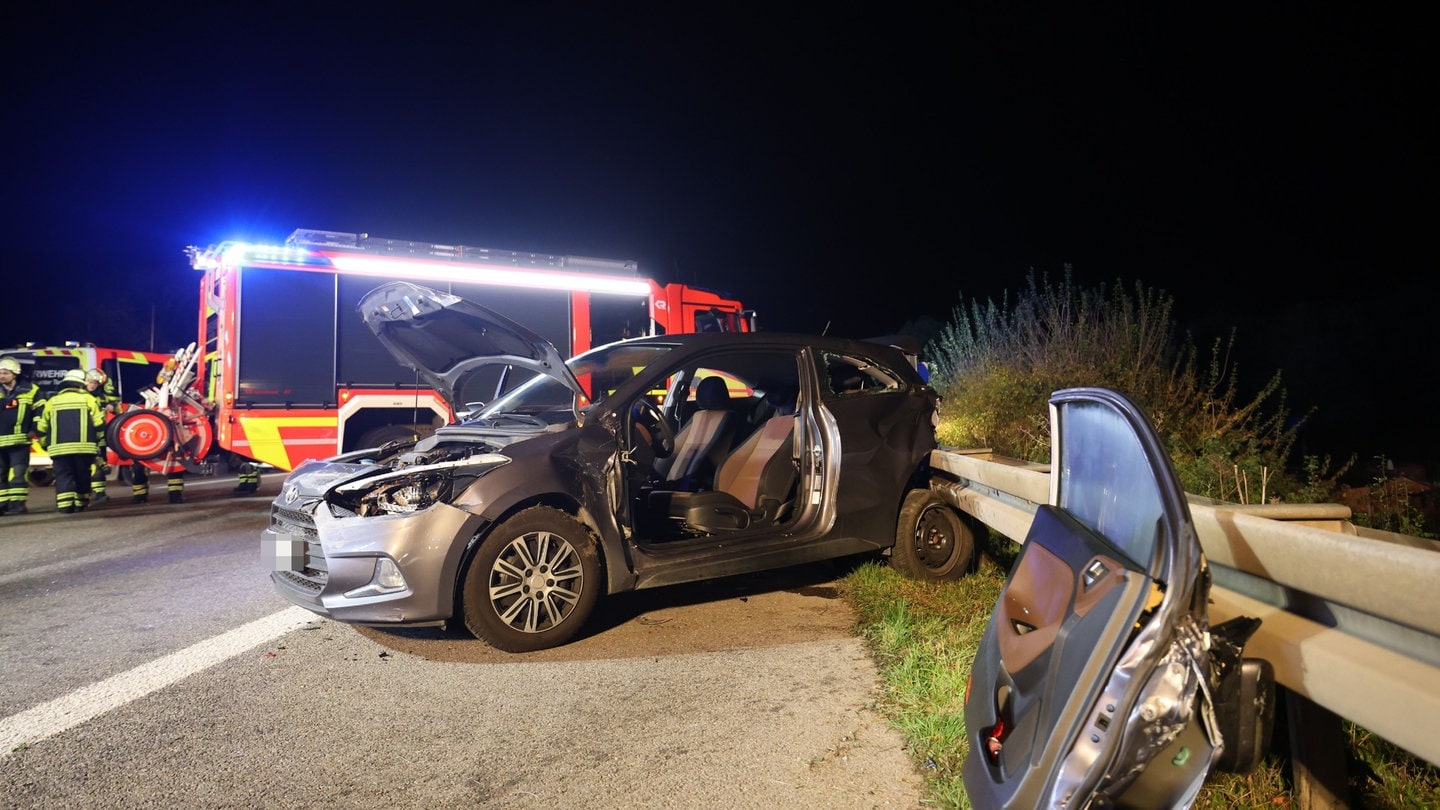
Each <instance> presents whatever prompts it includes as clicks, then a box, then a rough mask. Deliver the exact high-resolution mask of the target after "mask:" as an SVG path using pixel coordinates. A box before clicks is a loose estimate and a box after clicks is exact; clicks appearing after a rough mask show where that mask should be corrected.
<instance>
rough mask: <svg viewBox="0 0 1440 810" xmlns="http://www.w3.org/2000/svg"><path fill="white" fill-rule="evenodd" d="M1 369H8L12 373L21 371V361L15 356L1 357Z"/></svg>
mask: <svg viewBox="0 0 1440 810" xmlns="http://www.w3.org/2000/svg"><path fill="white" fill-rule="evenodd" d="M0 371H8V372H10V373H11V374H16V375H18V374H19V373H20V361H19V360H16V359H15V358H13V357H0Z"/></svg>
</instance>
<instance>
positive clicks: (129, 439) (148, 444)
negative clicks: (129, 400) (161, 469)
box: [105, 408, 175, 461]
mask: <svg viewBox="0 0 1440 810" xmlns="http://www.w3.org/2000/svg"><path fill="white" fill-rule="evenodd" d="M105 438H106V441H107V443H108V445H109V447H110V449H112V450H114V451H115V455H117V456H120V457H121V458H128V459H133V460H135V461H149V460H150V459H154V458H159V457H160V456H163V455H165V454H166V453H168V452H170V446H171V445H172V444H173V443H174V441H175V432H174V430H173V429H172V428H171V426H170V420H169V419H168V418H167V417H166V416H165V414H163V413H160V412H159V411H152V410H149V409H147V408H140V409H138V410H131V411H126V412H125V413H122V414H120V415H119V416H117V417H115V418H114V419H113V420H111V421H110V426H109V427H107V428H106V430H105Z"/></svg>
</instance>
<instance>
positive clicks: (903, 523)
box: [890, 489, 975, 580]
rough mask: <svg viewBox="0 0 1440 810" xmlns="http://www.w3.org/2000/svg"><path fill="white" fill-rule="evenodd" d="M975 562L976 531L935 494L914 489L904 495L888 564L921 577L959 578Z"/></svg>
mask: <svg viewBox="0 0 1440 810" xmlns="http://www.w3.org/2000/svg"><path fill="white" fill-rule="evenodd" d="M974 561H975V533H974V532H972V531H971V530H970V525H969V524H968V523H966V522H965V521H964V520H962V519H961V517H960V514H959V513H958V512H956V511H955V509H954V508H953V507H951V506H950V505H949V504H947V503H945V502H944V501H943V500H941V499H940V496H938V495H936V494H935V493H933V492H931V491H929V490H925V489H917V490H914V491H912V492H911V493H910V494H909V495H907V496H906V497H905V503H904V504H903V505H902V506H901V507H900V521H899V524H898V525H897V526H896V529H895V548H894V549H893V550H892V551H891V554H890V565H891V566H893V567H894V568H895V569H897V570H898V571H900V572H901V573H903V574H905V575H907V576H910V577H913V578H915V579H921V580H952V579H959V578H961V577H963V576H965V574H967V573H969V571H970V570H971V568H972V567H973V564H974Z"/></svg>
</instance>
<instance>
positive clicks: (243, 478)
mask: <svg viewBox="0 0 1440 810" xmlns="http://www.w3.org/2000/svg"><path fill="white" fill-rule="evenodd" d="M238 477H239V479H240V482H239V483H238V484H237V485H236V486H235V488H234V489H232V490H230V491H231V492H232V493H234V494H236V495H244V494H247V493H251V492H255V491H256V490H258V489H260V465H259V464H256V463H254V462H251V461H247V462H245V463H244V464H242V465H240V473H239V476H238Z"/></svg>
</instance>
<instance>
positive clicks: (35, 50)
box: [0, 3, 1440, 475]
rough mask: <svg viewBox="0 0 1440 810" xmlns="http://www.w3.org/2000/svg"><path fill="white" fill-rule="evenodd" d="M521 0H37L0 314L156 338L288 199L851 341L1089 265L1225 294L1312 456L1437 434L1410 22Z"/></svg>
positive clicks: (341, 218)
mask: <svg viewBox="0 0 1440 810" xmlns="http://www.w3.org/2000/svg"><path fill="white" fill-rule="evenodd" d="M162 5H166V6H171V4H162ZM514 5H520V4H514ZM524 5H525V6H526V10H524V11H517V10H503V11H494V12H491V11H473V10H471V11H464V12H459V11H442V10H436V9H439V8H440V4H407V5H403V6H402V5H400V4H388V5H387V6H384V7H381V6H379V5H378V4H365V3H358V4H323V5H322V4H318V3H286V4H266V3H233V4H232V3H215V4H187V5H179V4H175V5H173V6H171V7H169V8H167V9H166V10H164V11H163V12H162V11H137V10H136V8H144V4H138V5H137V4H107V6H106V7H105V8H103V9H102V10H100V11H94V10H91V9H83V11H82V7H80V6H68V5H56V4H51V5H48V6H44V7H32V8H30V10H29V11H28V12H27V14H26V16H25V19H24V20H23V21H18V22H12V23H11V25H9V26H8V28H7V31H6V34H5V47H4V49H3V56H0V58H3V59H4V60H5V68H6V75H7V76H8V77H10V80H9V82H7V85H8V87H9V89H8V91H7V93H6V99H7V102H8V103H7V105H6V107H7V112H6V120H7V121H8V123H9V126H8V127H7V130H8V138H7V141H8V143H9V149H7V150H6V154H7V163H8V165H7V170H6V172H5V176H6V178H7V180H8V182H7V183H6V194H5V195H4V201H5V220H4V221H5V233H6V237H5V240H4V253H3V255H4V264H5V267H6V274H5V277H6V278H7V279H11V281H9V282H8V283H9V284H10V285H11V287H10V289H11V293H12V295H15V294H16V293H18V296H17V297H12V298H11V299H10V300H9V301H8V302H7V306H6V307H5V308H4V316H3V317H0V342H3V343H4V344H6V345H10V344H14V343H17V342H21V341H25V340H36V341H41V342H56V341H61V340H66V339H73V340H83V341H91V342H95V343H99V344H106V345H117V346H122V347H126V348H132V347H133V348H150V347H152V346H153V347H154V348H156V349H157V350H162V351H168V350H171V349H173V348H175V347H177V346H179V345H182V344H184V343H186V342H188V341H189V340H192V339H193V338H194V332H195V322H196V314H195V309H196V306H197V301H196V299H197V282H198V279H197V274H196V273H195V272H194V271H192V270H190V268H189V266H188V265H187V263H186V259H185V256H184V252H183V251H184V248H185V247H186V246H187V245H201V246H204V245H209V244H213V243H216V242H219V241H222V240H225V239H249V240H253V241H280V240H283V239H284V237H285V236H286V235H288V234H289V233H290V232H291V231H292V230H294V229H296V228H318V229H325V230H336V231H350V232H365V233H369V234H372V235H375V236H381V237H390V238H398V239H411V240H415V241H433V242H443V243H451V244H453V243H462V244H469V245H477V246H482V247H491V248H504V249H513V250H523V251H536V252H542V253H557V254H579V255H587V256H598V257H604V258H618V259H633V260H636V261H638V262H639V265H640V269H641V272H642V273H643V274H645V275H647V276H651V277H654V278H656V279H657V280H660V281H662V282H667V281H681V282H686V283H691V284H695V285H699V286H705V287H710V288H715V289H721V290H724V291H727V292H729V293H732V294H733V295H735V296H737V297H739V298H740V299H742V300H743V301H744V302H745V303H746V304H748V305H750V306H753V307H754V308H756V309H757V310H758V311H759V317H760V321H761V325H762V327H764V328H767V329H774V330H787V331H810V332H818V331H822V330H827V329H828V331H829V332H830V333H831V334H841V335H849V336H856V337H865V336H870V335H876V334H882V333H890V332H896V331H899V330H901V329H903V328H905V327H906V326H907V325H914V324H917V323H920V322H923V320H924V319H926V318H930V319H936V320H939V321H944V320H947V319H948V318H949V317H950V314H951V311H952V308H953V307H954V306H955V305H956V304H957V303H958V302H959V301H960V300H961V298H962V296H963V297H964V298H965V299H966V300H969V299H976V298H978V299H982V300H983V299H985V298H996V299H997V300H998V299H999V297H1000V296H1001V295H1003V294H1004V293H1005V292H1006V291H1007V290H1008V291H1010V292H1011V293H1012V294H1013V292H1015V291H1017V290H1019V289H1021V288H1022V287H1024V285H1025V280H1026V276H1027V274H1029V273H1031V272H1033V273H1035V274H1036V275H1037V276H1040V275H1048V276H1050V277H1051V278H1052V279H1058V278H1059V277H1060V276H1061V274H1062V273H1063V269H1062V268H1064V267H1065V266H1067V265H1068V266H1070V267H1071V268H1072V270H1071V272H1072V274H1073V278H1074V279H1075V280H1076V281H1078V282H1080V283H1081V284H1084V285H1087V286H1094V285H1099V284H1102V283H1103V284H1113V283H1116V282H1117V281H1119V282H1123V283H1125V284H1127V285H1129V284H1133V283H1134V282H1135V281H1140V282H1143V283H1144V284H1146V285H1147V286H1150V287H1154V288H1158V289H1159V290H1162V291H1164V292H1166V293H1168V294H1170V295H1171V296H1173V297H1174V298H1175V302H1176V315H1177V318H1178V319H1179V320H1180V322H1181V324H1182V326H1184V327H1185V328H1187V329H1189V330H1191V331H1192V332H1193V333H1194V335H1195V337H1196V342H1197V343H1199V344H1200V345H1202V346H1207V347H1208V345H1209V343H1210V341H1211V340H1213V339H1214V338H1215V337H1218V336H1223V335H1226V334H1228V332H1229V330H1230V329H1231V328H1232V327H1233V328H1238V330H1239V331H1238V341H1239V349H1240V352H1239V354H1238V356H1237V359H1238V360H1239V363H1240V366H1239V375H1240V383H1241V388H1242V390H1254V389H1257V388H1258V387H1259V386H1261V385H1263V384H1264V383H1265V382H1266V381H1267V380H1268V379H1269V378H1270V376H1271V375H1272V374H1273V373H1274V372H1275V371H1276V370H1281V371H1282V373H1283V380H1284V387H1285V388H1286V390H1287V392H1288V394H1289V406H1290V408H1291V410H1292V412H1297V413H1299V412H1303V411H1305V410H1308V409H1309V408H1310V407H1311V406H1315V407H1318V409H1319V410H1318V412H1317V413H1316V414H1315V416H1313V417H1312V421H1311V422H1310V424H1309V425H1308V426H1307V427H1306V428H1305V429H1304V431H1303V432H1302V438H1303V442H1302V447H1301V449H1302V450H1303V451H1305V452H1314V453H1322V452H1323V453H1331V454H1334V455H1337V456H1345V455H1349V454H1350V453H1356V454H1358V455H1360V457H1361V458H1362V459H1363V458H1368V457H1370V456H1373V455H1376V454H1383V455H1386V456H1388V457H1390V458H1395V459H1399V460H1402V461H1403V460H1417V461H1423V462H1428V463H1431V464H1432V465H1434V464H1436V463H1437V462H1440V428H1437V426H1436V424H1435V417H1434V413H1435V407H1434V405H1433V404H1432V400H1431V398H1430V396H1429V395H1427V394H1426V393H1425V392H1426V391H1428V390H1429V389H1430V388H1431V387H1432V386H1433V385H1434V379H1435V377H1436V371H1437V366H1440V363H1437V360H1436V345H1437V341H1436V331H1437V330H1436V327H1435V322H1436V313H1435V311H1434V310H1435V306H1436V304H1437V303H1440V294H1437V293H1440V283H1437V281H1436V271H1437V266H1436V264H1437V263H1436V260H1435V250H1434V246H1433V235H1434V233H1435V225H1434V223H1435V219H1436V213H1437V210H1440V206H1437V204H1436V188H1437V186H1436V160H1435V155H1436V148H1435V144H1436V143H1437V142H1440V137H1437V126H1436V100H1437V93H1436V78H1435V77H1436V76H1440V70H1437V66H1436V64H1435V62H1436V58H1435V56H1434V53H1435V48H1434V47H1433V46H1432V45H1431V44H1430V43H1429V42H1427V41H1424V39H1422V38H1426V37H1427V31H1426V28H1425V26H1422V25H1420V24H1419V23H1418V21H1417V20H1415V19H1411V18H1409V17H1405V16H1401V15H1397V16H1386V15H1388V14H1390V12H1388V11H1385V10H1377V9H1375V8H1359V7H1358V4H1357V5H1356V7H1348V6H1346V7H1342V6H1339V5H1338V4H1334V3H1325V4H1316V3H1304V4H1301V3H1296V4H1279V5H1275V4H1271V5H1270V6H1269V7H1268V8H1267V9H1266V10H1256V9H1254V8H1250V7H1248V6H1247V5H1241V4H1236V5H1235V7H1233V8H1228V9H1217V8H1216V7H1215V6H1214V5H1213V4H1209V5H1207V6H1206V7H1205V8H1204V9H1202V10H1198V11H1194V12H1181V11H1176V10H1173V9H1169V8H1165V9H1161V8H1154V7H1151V6H1152V5H1153V4H1149V5H1139V6H1137V7H1136V8H1131V9H1119V8H1112V9H1108V10H1099V11H1096V10H1092V9H1089V8H1085V9H1074V8H1071V9H1068V10H1065V11H1063V12H1061V13H1060V14H1059V15H1058V16H1057V13H1056V12H1055V11H1054V10H1053V9H1043V8H1039V7H1034V6H1030V5H1028V4H1001V3H983V4H974V5H971V4H960V5H954V6H937V5H935V4H924V5H925V7H924V9H923V10H922V9H921V8H920V4H866V5H860V4H846V3H839V4H821V5H818V6H817V5H814V4H810V7H809V8H807V9H805V10H800V9H798V8H797V9H795V10H777V9H776V8H774V7H772V6H773V5H775V4H767V5H764V6H760V5H754V6H752V5H748V4H738V5H737V4H723V5H721V4H715V5H695V4H682V5H678V6H677V5H676V4H645V5H644V6H634V5H628V4H625V5H621V6H618V7H617V8H618V9H623V10H617V8H610V7H608V4H603V5H597V4H554V5H548V4H524ZM414 7H420V8H422V10H420V11H415V10H413V9H414ZM456 7H457V8H458V7H459V4H456ZM382 8H383V9H384V10H380V9H382ZM427 8H428V9H431V10H423V9H427ZM642 8H643V9H644V10H643V11H640V10H634V9H642ZM941 8H944V9H946V10H944V11H941V10H940V9H941ZM366 9H374V10H373V11H367V10H366ZM17 285H18V286H17ZM1431 473H1432V475H1435V474H1440V469H1434V468H1432V469H1431Z"/></svg>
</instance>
